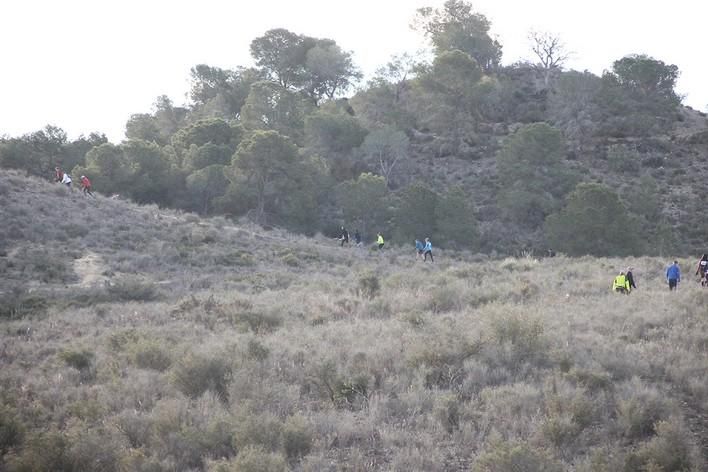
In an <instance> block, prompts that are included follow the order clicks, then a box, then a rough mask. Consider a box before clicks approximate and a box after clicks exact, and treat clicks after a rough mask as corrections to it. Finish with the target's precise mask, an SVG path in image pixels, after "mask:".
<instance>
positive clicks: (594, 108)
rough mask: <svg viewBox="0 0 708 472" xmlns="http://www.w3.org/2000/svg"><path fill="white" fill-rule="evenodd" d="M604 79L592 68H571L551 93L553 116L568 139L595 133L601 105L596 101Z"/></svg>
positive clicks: (550, 105)
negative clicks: (585, 69) (592, 70)
mask: <svg viewBox="0 0 708 472" xmlns="http://www.w3.org/2000/svg"><path fill="white" fill-rule="evenodd" d="M601 88H602V79H600V78H599V77H597V76H596V75H593V74H591V73H590V72H577V71H568V72H566V73H564V74H562V75H561V76H560V77H559V78H558V80H557V81H556V83H555V86H554V93H553V94H551V95H550V96H549V99H548V110H549V116H550V118H551V120H552V121H553V123H554V126H556V127H557V128H559V129H560V130H561V131H563V135H564V136H565V137H566V138H567V139H577V140H583V139H586V138H589V137H591V136H592V135H594V134H595V132H596V129H597V126H598V123H597V121H598V116H599V113H600V111H599V109H598V105H597V103H596V98H597V95H598V93H599V92H600V90H601Z"/></svg>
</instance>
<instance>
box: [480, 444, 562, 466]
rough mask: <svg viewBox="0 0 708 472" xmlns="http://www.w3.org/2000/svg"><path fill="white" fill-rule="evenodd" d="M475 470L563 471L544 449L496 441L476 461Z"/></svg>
mask: <svg viewBox="0 0 708 472" xmlns="http://www.w3.org/2000/svg"><path fill="white" fill-rule="evenodd" d="M472 470H473V472H522V471H523V472H556V471H557V472H561V471H562V470H563V469H562V467H561V465H560V464H559V463H558V462H556V461H555V460H554V459H553V458H551V457H549V456H548V455H547V454H546V453H545V452H544V451H541V450H537V449H534V448H532V447H531V446H529V445H527V444H513V443H507V442H496V443H493V444H492V445H491V446H490V447H488V448H487V449H486V450H485V451H484V452H482V454H480V456H479V458H478V459H477V460H476V461H475V463H474V467H473V468H472Z"/></svg>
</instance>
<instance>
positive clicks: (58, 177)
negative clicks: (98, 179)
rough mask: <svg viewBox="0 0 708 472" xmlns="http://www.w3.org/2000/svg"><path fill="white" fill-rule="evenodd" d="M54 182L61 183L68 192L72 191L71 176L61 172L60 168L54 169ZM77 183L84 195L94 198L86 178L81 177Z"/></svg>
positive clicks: (89, 182)
mask: <svg viewBox="0 0 708 472" xmlns="http://www.w3.org/2000/svg"><path fill="white" fill-rule="evenodd" d="M54 181H55V182H59V183H62V184H64V185H66V186H67V188H68V189H69V190H72V188H71V182H72V181H71V176H70V175H69V174H68V173H67V172H64V171H63V170H61V167H55V168H54ZM79 183H80V184H81V190H82V191H83V192H84V195H90V196H92V197H95V196H94V194H93V192H91V181H90V180H89V179H88V177H86V176H85V175H82V176H81V179H80V180H79Z"/></svg>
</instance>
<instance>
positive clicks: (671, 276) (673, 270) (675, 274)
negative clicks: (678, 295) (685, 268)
mask: <svg viewBox="0 0 708 472" xmlns="http://www.w3.org/2000/svg"><path fill="white" fill-rule="evenodd" d="M666 281H667V282H669V290H673V289H675V288H677V287H678V284H679V282H681V269H679V266H678V261H674V263H673V264H671V265H670V266H669V268H668V269H666Z"/></svg>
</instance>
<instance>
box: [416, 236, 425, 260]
mask: <svg viewBox="0 0 708 472" xmlns="http://www.w3.org/2000/svg"><path fill="white" fill-rule="evenodd" d="M424 252H425V246H423V243H422V242H420V239H416V240H415V253H416V256H415V257H416V259H418V258H420V259H423V253H424Z"/></svg>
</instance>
